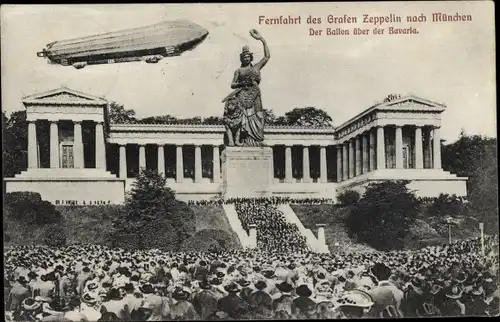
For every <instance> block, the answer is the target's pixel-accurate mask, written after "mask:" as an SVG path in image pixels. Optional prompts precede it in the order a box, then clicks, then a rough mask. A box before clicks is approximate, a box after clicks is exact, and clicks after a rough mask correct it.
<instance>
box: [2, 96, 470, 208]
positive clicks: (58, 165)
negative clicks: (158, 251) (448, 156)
mask: <svg viewBox="0 0 500 322" xmlns="http://www.w3.org/2000/svg"><path fill="white" fill-rule="evenodd" d="M22 102H23V104H24V107H25V108H26V111H27V113H26V115H27V122H28V168H27V169H26V171H23V172H22V173H19V174H17V175H16V176H15V177H14V178H6V179H5V187H6V190H7V192H13V191H34V192H38V193H40V194H41V196H42V198H43V199H44V200H48V201H50V202H52V203H54V204H58V205H84V204H85V205H89V204H90V205H92V204H120V203H123V202H124V200H125V195H126V192H127V191H128V190H129V189H130V187H131V185H132V183H133V182H134V181H135V178H136V177H137V174H138V173H139V170H140V169H141V168H148V169H155V170H158V172H159V173H161V174H162V175H163V176H165V177H166V181H167V185H168V186H169V187H171V188H172V189H173V190H174V191H175V192H176V195H177V197H178V198H179V199H181V200H200V199H204V200H205V199H212V198H218V197H222V198H224V182H225V175H224V171H225V170H224V169H225V168H224V158H223V155H224V149H225V144H224V139H225V138H224V137H225V129H224V126H223V125H199V124H197V125H189V124H182V125H181V124H140V123H139V124H113V123H110V122H109V119H108V109H109V102H108V101H107V100H106V99H104V98H102V97H97V96H94V95H91V94H87V93H82V92H79V91H75V90H72V89H69V88H65V87H63V88H59V89H56V90H52V91H49V92H44V93H39V94H35V95H31V96H28V97H25V98H24V99H23V101H22ZM445 111H446V106H445V105H444V104H441V103H437V102H433V101H431V100H428V99H424V98H420V97H417V96H414V95H408V96H404V97H399V98H396V99H393V100H390V101H384V102H383V103H379V104H376V105H374V106H371V107H369V108H367V109H366V110H365V111H363V112H362V113H360V114H358V115H354V116H353V117H352V118H351V119H349V120H348V121H346V122H345V123H343V124H341V125H339V126H337V127H319V128H312V127H299V126H266V128H265V142H264V143H265V146H266V147H267V148H270V149H272V158H271V160H272V161H271V162H270V174H271V179H270V180H269V184H268V185H269V186H268V187H267V191H268V195H272V196H280V197H291V198H307V197H324V198H332V199H334V200H335V199H336V196H337V195H338V194H339V193H341V192H342V191H345V190H348V189H351V190H358V191H360V192H362V191H363V189H364V187H366V185H367V184H369V183H370V182H378V181H382V180H397V179H405V180H409V181H410V183H409V188H411V189H413V190H415V191H416V194H417V196H420V197H436V196H438V195H439V194H440V193H448V194H456V195H457V196H466V193H467V192H466V180H467V178H462V177H457V176H456V175H454V174H451V173H449V172H447V171H444V170H443V169H442V166H441V139H440V128H441V120H442V116H443V112H445ZM238 171H245V169H238ZM227 173H229V172H227ZM232 173H233V172H232Z"/></svg>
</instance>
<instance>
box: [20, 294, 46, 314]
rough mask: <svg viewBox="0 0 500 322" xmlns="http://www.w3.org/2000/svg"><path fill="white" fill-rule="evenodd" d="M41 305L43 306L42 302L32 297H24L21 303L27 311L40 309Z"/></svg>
mask: <svg viewBox="0 0 500 322" xmlns="http://www.w3.org/2000/svg"><path fill="white" fill-rule="evenodd" d="M41 306H42V303H41V302H37V301H35V300H34V299H32V298H31V297H28V298H26V299H24V301H23V302H22V303H21V307H22V308H23V309H24V310H25V311H30V312H31V311H36V310H38V309H39V308H40V307H41Z"/></svg>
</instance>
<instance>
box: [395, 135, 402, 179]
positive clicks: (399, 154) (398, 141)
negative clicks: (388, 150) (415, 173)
mask: <svg viewBox="0 0 500 322" xmlns="http://www.w3.org/2000/svg"><path fill="white" fill-rule="evenodd" d="M395 145H396V169H403V128H402V127H401V126H396V135H395Z"/></svg>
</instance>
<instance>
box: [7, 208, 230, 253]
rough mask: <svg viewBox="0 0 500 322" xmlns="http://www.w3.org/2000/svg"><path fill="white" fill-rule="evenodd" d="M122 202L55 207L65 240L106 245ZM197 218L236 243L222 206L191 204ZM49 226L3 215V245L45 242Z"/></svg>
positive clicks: (199, 227) (204, 226) (200, 227)
mask: <svg viewBox="0 0 500 322" xmlns="http://www.w3.org/2000/svg"><path fill="white" fill-rule="evenodd" d="M121 207H122V206H97V207H96V206H94V207H92V206H87V207H62V206H59V207H57V210H59V211H60V212H61V215H62V216H63V222H62V223H61V224H60V226H61V227H62V228H63V229H64V230H65V232H66V236H67V241H68V244H73V243H92V244H101V245H108V243H109V242H108V239H107V232H108V231H109V230H110V229H111V228H112V223H113V220H114V219H116V218H117V216H119V215H120V213H121V211H120V210H121ZM190 208H191V209H192V210H193V211H194V214H195V219H196V231H201V230H204V229H215V230H224V231H227V232H228V233H229V235H230V236H231V239H232V240H233V242H235V243H237V244H239V239H238V236H237V235H236V233H235V232H233V231H232V229H231V226H230V225H229V222H228V221H227V218H226V215H225V214H224V209H223V208H222V206H190ZM48 227H49V226H42V227H29V226H26V225H23V224H20V223H19V222H18V221H14V220H10V219H8V218H4V234H7V235H8V236H9V237H10V240H9V241H6V242H5V243H4V246H9V245H33V244H43V243H44V240H43V238H44V232H45V230H46V229H47V228H48Z"/></svg>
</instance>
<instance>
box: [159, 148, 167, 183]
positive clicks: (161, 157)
mask: <svg viewBox="0 0 500 322" xmlns="http://www.w3.org/2000/svg"><path fill="white" fill-rule="evenodd" d="M158 173H159V174H160V175H161V176H162V177H164V176H165V149H164V148H163V144H158Z"/></svg>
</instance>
